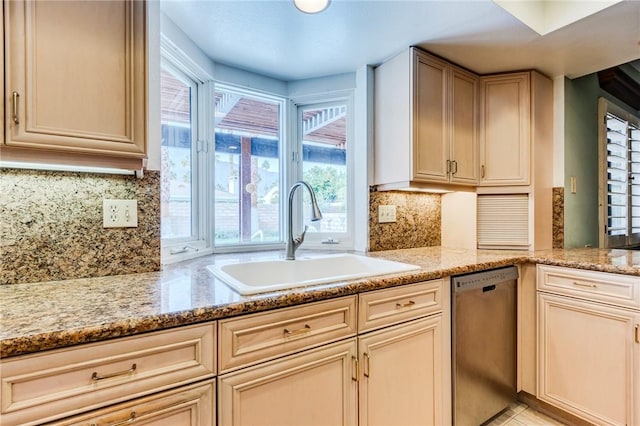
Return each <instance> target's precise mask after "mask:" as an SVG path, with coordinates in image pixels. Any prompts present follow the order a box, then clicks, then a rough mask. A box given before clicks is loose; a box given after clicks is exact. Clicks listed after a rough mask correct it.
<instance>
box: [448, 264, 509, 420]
mask: <svg viewBox="0 0 640 426" xmlns="http://www.w3.org/2000/svg"><path fill="white" fill-rule="evenodd" d="M517 278H518V270H517V268H516V267H515V266H509V267H505V268H499V269H491V270H488V271H482V272H477V273H472V274H467V275H459V276H454V277H452V278H451V284H452V286H451V291H452V297H451V305H452V307H451V308H452V328H451V333H452V336H451V337H452V339H451V342H452V355H453V359H452V374H453V380H452V387H453V389H452V390H453V424H454V425H456V426H478V425H480V424H483V423H485V422H487V421H488V420H490V419H491V418H492V417H494V416H495V415H497V414H499V413H500V412H501V411H503V410H504V409H505V408H508V406H509V404H510V403H511V402H514V401H515V400H516V280H517Z"/></svg>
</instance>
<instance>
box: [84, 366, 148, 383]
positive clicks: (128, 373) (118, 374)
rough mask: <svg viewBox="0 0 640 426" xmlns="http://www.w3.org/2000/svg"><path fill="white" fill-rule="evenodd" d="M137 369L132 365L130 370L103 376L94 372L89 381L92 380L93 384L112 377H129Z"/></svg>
mask: <svg viewBox="0 0 640 426" xmlns="http://www.w3.org/2000/svg"><path fill="white" fill-rule="evenodd" d="M137 368H138V367H137V366H136V364H132V365H131V368H130V369H128V370H124V371H118V372H115V373H109V374H105V375H103V376H101V375H99V374H98V372H97V371H94V372H93V374H92V375H91V380H93V381H94V382H97V381H100V380H105V379H112V378H114V377H118V376H128V375H131V374H133V373H135V372H136V369H137Z"/></svg>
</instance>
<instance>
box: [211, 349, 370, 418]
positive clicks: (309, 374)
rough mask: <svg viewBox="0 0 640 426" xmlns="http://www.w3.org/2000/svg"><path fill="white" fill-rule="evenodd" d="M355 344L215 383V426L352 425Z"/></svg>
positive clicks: (240, 372) (270, 364) (249, 370)
mask: <svg viewBox="0 0 640 426" xmlns="http://www.w3.org/2000/svg"><path fill="white" fill-rule="evenodd" d="M356 355H357V352H356V339H355V338H351V339H348V340H345V341H342V342H339V343H334V344H331V345H327V346H322V347H320V348H316V349H311V350H308V351H305V352H302V353H299V354H294V355H290V356H286V357H283V358H280V359H277V360H275V361H271V362H268V363H265V364H259V365H256V366H253V367H249V368H246V369H243V370H238V371H237V372H233V373H229V374H225V375H223V376H220V377H219V378H218V424H219V425H221V426H222V425H224V426H230V425H233V426H239V425H247V426H248V425H251V426H258V425H265V426H273V425H278V426H302V425H332V426H338V425H354V424H356V422H357V416H358V412H357V396H358V393H357V383H356V372H357V366H356Z"/></svg>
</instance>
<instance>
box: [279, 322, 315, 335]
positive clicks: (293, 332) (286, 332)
mask: <svg viewBox="0 0 640 426" xmlns="http://www.w3.org/2000/svg"><path fill="white" fill-rule="evenodd" d="M310 331H311V326H310V325H309V324H305V325H304V327H303V328H299V329H298V330H289V329H288V328H285V329H284V335H285V337H292V336H297V335H300V334H305V333H308V332H310Z"/></svg>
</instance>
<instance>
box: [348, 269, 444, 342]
mask: <svg viewBox="0 0 640 426" xmlns="http://www.w3.org/2000/svg"><path fill="white" fill-rule="evenodd" d="M443 291H444V280H442V279H440V280H434V281H427V282H424V283H418V284H411V285H405V286H402V287H395V288H389V289H384V290H376V291H370V292H367V293H362V294H360V296H359V298H360V299H359V309H358V331H359V332H364V331H369V330H375V329H377V328H380V327H385V326H388V325H392V324H397V323H400V322H403V321H408V320H412V319H415V318H419V317H422V316H425V315H429V314H432V313H435V312H439V311H441V310H442V292H443Z"/></svg>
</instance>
